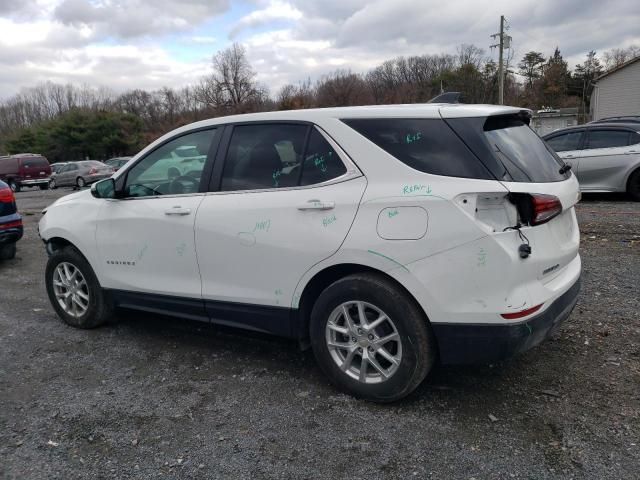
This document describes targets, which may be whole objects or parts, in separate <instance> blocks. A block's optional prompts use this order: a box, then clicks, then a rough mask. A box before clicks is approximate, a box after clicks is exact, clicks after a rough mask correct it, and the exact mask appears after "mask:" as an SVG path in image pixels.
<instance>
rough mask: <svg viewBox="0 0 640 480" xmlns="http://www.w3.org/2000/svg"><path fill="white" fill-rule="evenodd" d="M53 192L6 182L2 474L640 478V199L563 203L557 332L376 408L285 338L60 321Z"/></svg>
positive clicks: (443, 371) (135, 319) (445, 372)
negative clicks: (572, 233)
mask: <svg viewBox="0 0 640 480" xmlns="http://www.w3.org/2000/svg"><path fill="white" fill-rule="evenodd" d="M65 193H68V191H67V192H65V191H62V190H58V191H55V192H41V191H39V190H27V191H25V192H21V193H19V194H17V199H18V206H19V209H20V210H21V211H22V212H23V214H25V224H26V231H25V238H24V239H23V240H22V241H21V242H20V243H19V245H18V257H17V258H16V259H15V260H12V261H8V262H4V263H2V264H0V279H1V280H0V281H1V282H2V283H1V285H2V286H1V287H0V477H1V478H16V479H50V478H64V479H73V478H92V479H97V478H105V479H106V478H109V479H111V478H247V479H249V478H251V479H276V478H309V479H324V478H327V479H341V478H398V479H406V478H445V479H446V478H455V479H458V478H461V479H471V478H475V479H503V478H505V479H509V478H526V479H546V478H593V479H605V478H611V479H623V478H624V479H633V478H635V479H637V478H640V473H639V472H640V314H639V307H640V299H639V297H640V296H639V294H638V284H639V280H640V268H639V267H640V204H638V203H633V202H630V201H628V200H627V199H626V198H625V197H624V196H613V195H611V196H609V195H607V196H603V195H597V196H595V195H594V196H585V198H584V199H583V201H582V203H580V204H579V205H578V207H577V210H578V216H579V220H580V224H581V229H582V245H581V254H582V258H583V265H584V279H583V280H584V281H583V290H582V293H581V295H580V300H579V304H578V306H577V307H576V310H575V311H574V313H573V314H572V316H571V317H570V319H569V320H568V321H567V322H566V323H565V325H564V326H563V328H561V329H560V331H559V332H558V333H557V334H556V336H555V337H554V338H552V339H550V340H549V341H547V342H545V343H544V344H542V345H541V346H539V347H538V348H536V349H534V350H532V351H530V352H527V353H526V354H524V355H521V356H519V357H517V358H515V359H513V360H510V361H508V362H504V363H501V364H496V365H484V366H475V367H464V368H460V367H456V368H452V367H446V368H445V367H438V368H437V369H436V370H435V371H434V372H433V373H432V374H431V375H430V376H429V377H428V379H427V381H426V382H425V383H424V384H423V385H422V386H421V387H420V388H419V389H418V391H417V392H416V393H415V394H414V395H412V396H411V397H410V398H408V399H406V400H404V401H402V402H399V403H396V404H393V405H386V406H380V405H375V404H370V403H366V402H362V401H358V400H355V399H353V398H351V397H348V396H345V395H342V394H340V393H338V392H337V391H336V390H334V389H333V388H332V387H331V386H330V385H329V384H328V383H327V381H326V380H325V378H324V377H323V376H322V374H321V373H320V371H319V369H318V368H317V367H316V366H315V363H314V361H313V357H312V354H311V353H310V352H304V353H302V352H300V351H299V350H298V348H297V345H296V344H295V343H292V342H288V341H284V340H281V339H277V338H271V337H266V336H258V335H255V334H252V335H247V334H243V333H238V332H236V331H232V330H223V329H219V328H214V327H212V326H209V325H205V324H199V323H188V322H185V321H182V320H172V319H166V318H157V317H153V316H142V315H139V314H126V315H120V318H119V321H118V322H116V323H115V324H113V325H110V326H107V327H104V328H100V329H97V330H92V331H81V330H75V329H73V328H71V327H67V326H66V325H64V324H63V323H62V322H61V321H60V320H58V318H57V317H56V315H55V314H54V313H53V310H52V309H51V307H50V305H49V301H48V299H47V297H46V293H45V288H44V284H43V272H44V265H45V262H46V254H45V251H44V248H43V245H42V243H41V242H40V240H39V239H38V237H37V231H36V225H37V221H38V219H39V218H40V213H39V212H40V210H41V209H42V207H44V206H45V205H47V204H49V203H51V202H52V201H53V199H55V198H57V197H59V196H61V195H63V194H65Z"/></svg>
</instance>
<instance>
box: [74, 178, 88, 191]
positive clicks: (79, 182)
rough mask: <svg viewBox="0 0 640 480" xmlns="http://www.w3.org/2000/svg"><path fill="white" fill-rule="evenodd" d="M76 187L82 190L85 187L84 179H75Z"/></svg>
mask: <svg viewBox="0 0 640 480" xmlns="http://www.w3.org/2000/svg"><path fill="white" fill-rule="evenodd" d="M76 185H77V186H78V188H84V187H85V186H86V185H87V182H85V180H84V178H82V177H78V178H77V179H76Z"/></svg>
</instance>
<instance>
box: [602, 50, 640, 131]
mask: <svg viewBox="0 0 640 480" xmlns="http://www.w3.org/2000/svg"><path fill="white" fill-rule="evenodd" d="M621 115H640V56H639V57H636V58H632V59H631V60H629V61H628V62H625V63H623V64H622V65H620V66H619V67H616V68H614V69H612V70H609V71H608V72H606V73H604V74H602V75H600V76H599V77H598V78H596V79H595V84H594V88H593V93H592V94H591V119H592V120H599V119H601V118H605V117H616V116H621Z"/></svg>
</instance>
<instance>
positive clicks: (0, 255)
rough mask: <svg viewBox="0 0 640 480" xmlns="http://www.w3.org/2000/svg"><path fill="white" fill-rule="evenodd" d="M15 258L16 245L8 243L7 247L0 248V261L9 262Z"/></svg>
mask: <svg viewBox="0 0 640 480" xmlns="http://www.w3.org/2000/svg"><path fill="white" fill-rule="evenodd" d="M15 256H16V244H15V243H10V244H8V245H2V246H0V260H11V259H12V258H15Z"/></svg>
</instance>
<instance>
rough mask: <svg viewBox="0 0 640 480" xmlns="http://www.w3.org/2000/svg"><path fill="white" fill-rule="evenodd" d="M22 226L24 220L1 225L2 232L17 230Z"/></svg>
mask: <svg viewBox="0 0 640 480" xmlns="http://www.w3.org/2000/svg"><path fill="white" fill-rule="evenodd" d="M21 226H22V220H15V221H13V222H8V223H0V230H7V229H9V228H16V227H21Z"/></svg>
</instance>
